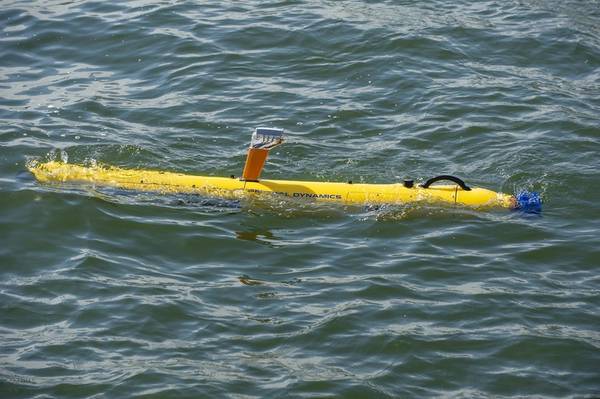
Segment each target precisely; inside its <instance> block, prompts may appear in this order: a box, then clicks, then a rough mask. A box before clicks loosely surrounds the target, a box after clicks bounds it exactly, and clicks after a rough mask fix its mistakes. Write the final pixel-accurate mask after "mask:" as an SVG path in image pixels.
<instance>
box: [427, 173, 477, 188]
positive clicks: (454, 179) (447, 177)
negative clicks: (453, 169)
mask: <svg viewBox="0 0 600 399" xmlns="http://www.w3.org/2000/svg"><path fill="white" fill-rule="evenodd" d="M440 180H450V181H452V182H454V183H456V184H458V185H459V186H460V188H462V189H463V190H465V191H471V187H469V186H467V185H466V184H465V182H464V181H463V180H462V179H459V178H458V177H456V176H450V175H440V176H436V177H432V178H431V179H429V180H427V181H426V182H425V183H424V184H422V185H421V187H423V188H429V186H431V185H432V184H433V183H435V182H436V181H440Z"/></svg>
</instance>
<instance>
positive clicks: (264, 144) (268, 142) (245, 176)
mask: <svg viewBox="0 0 600 399" xmlns="http://www.w3.org/2000/svg"><path fill="white" fill-rule="evenodd" d="M281 143H283V129H275V128H267V127H257V128H256V129H254V132H253V133H252V140H251V141H250V148H248V156H247V157H246V164H245V165H244V172H243V173H242V180H245V181H258V179H259V177H260V172H262V170H263V167H264V166H265V162H266V160H267V155H268V154H269V150H271V149H272V148H274V147H276V146H278V145H279V144H281Z"/></svg>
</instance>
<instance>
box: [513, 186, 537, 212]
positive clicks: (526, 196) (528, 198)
mask: <svg viewBox="0 0 600 399" xmlns="http://www.w3.org/2000/svg"><path fill="white" fill-rule="evenodd" d="M515 198H516V199H517V207H516V209H517V210H519V211H522V212H525V213H542V198H541V197H540V194H539V193H536V192H534V191H521V192H519V193H518V194H517V195H516V196H515Z"/></svg>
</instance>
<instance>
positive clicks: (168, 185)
mask: <svg viewBox="0 0 600 399" xmlns="http://www.w3.org/2000/svg"><path fill="white" fill-rule="evenodd" d="M281 143H283V130H281V129H274V128H257V129H255V130H254V133H253V134H252V140H251V143H250V148H249V149H248V155H247V158H246V164H245V166H244V171H243V173H242V177H241V178H236V177H234V176H231V177H229V178H227V177H213V176H195V175H188V174H182V173H173V172H163V171H153V170H134V169H121V168H116V167H98V166H93V167H85V166H79V165H72V164H67V163H63V162H55V161H52V162H46V163H35V162H34V163H31V164H29V165H28V168H29V170H30V171H31V172H32V173H33V174H34V176H35V177H36V179H37V180H38V181H40V182H43V183H46V182H85V183H91V184H94V185H99V186H109V187H115V188H122V189H128V190H137V191H146V192H148V191H150V192H160V193H189V194H202V195H207V196H214V197H219V198H226V199H240V198H243V197H248V196H258V195H271V196H281V197H286V198H296V199H300V200H307V201H327V202H334V203H342V204H346V205H362V204H373V205H380V204H406V203H411V202H425V203H447V204H456V205H462V206H468V207H475V208H498V207H500V208H507V209H518V210H522V211H525V212H533V213H539V212H541V199H540V196H539V194H537V193H533V192H521V193H518V194H517V195H510V194H504V193H498V192H494V191H491V190H487V189H485V188H478V187H469V186H467V185H466V184H465V182H464V181H462V180H461V179H459V178H457V177H454V176H450V175H442V176H436V177H434V178H431V179H429V180H427V181H426V182H425V183H423V184H418V185H415V184H414V182H413V181H412V180H404V181H403V182H402V183H393V184H363V183H352V182H347V183H330V182H310V181H294V180H266V179H260V174H261V171H262V169H263V166H264V164H265V161H266V159H267V154H268V152H269V150H271V149H272V148H273V147H275V146H277V145H279V144H281ZM438 181H451V182H453V183H455V184H451V185H433V183H436V182H438Z"/></svg>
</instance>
